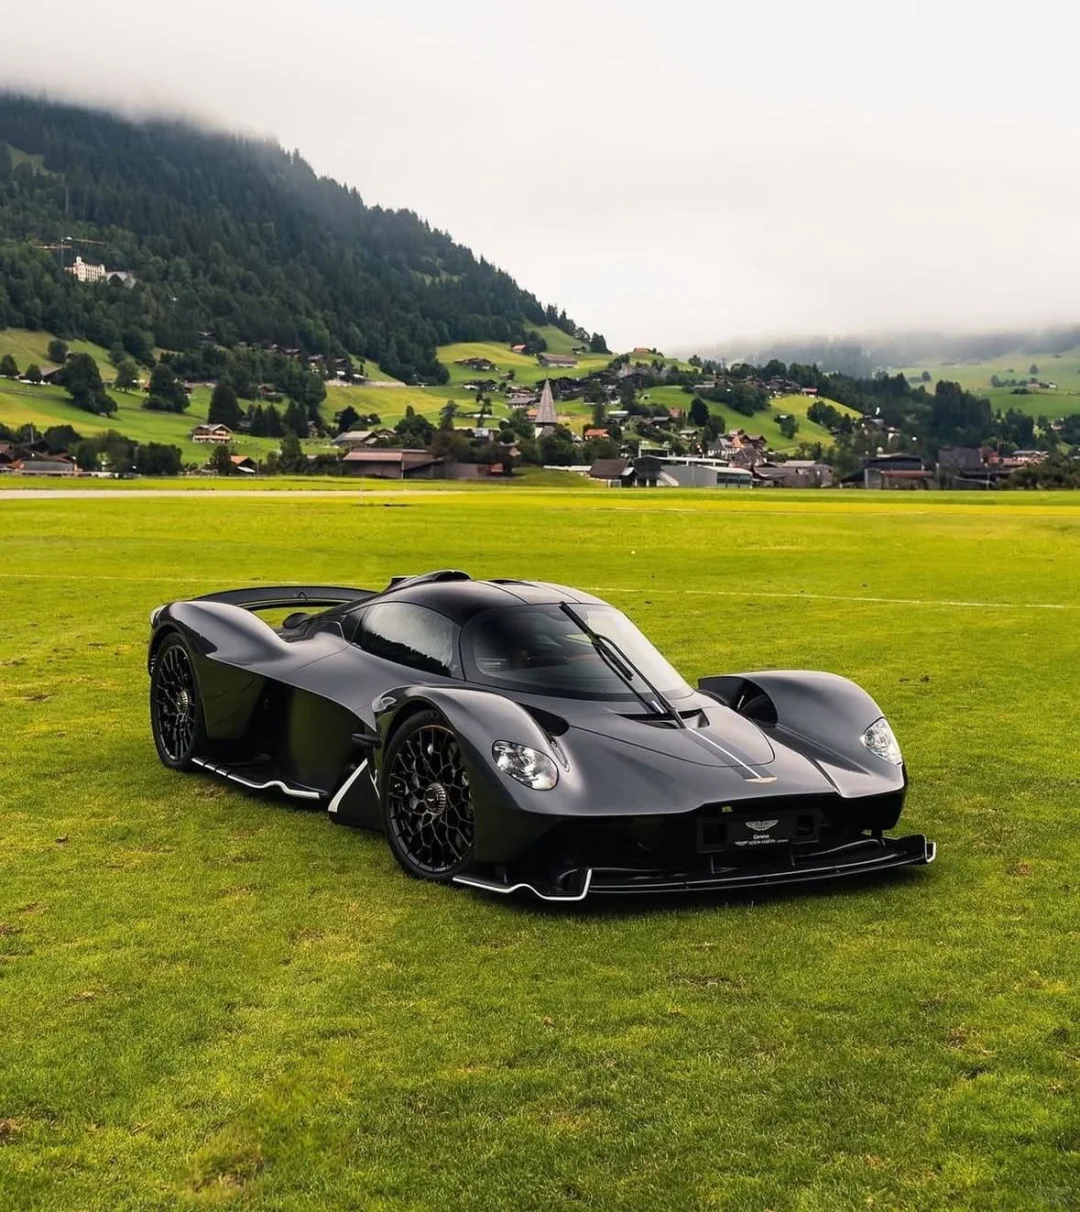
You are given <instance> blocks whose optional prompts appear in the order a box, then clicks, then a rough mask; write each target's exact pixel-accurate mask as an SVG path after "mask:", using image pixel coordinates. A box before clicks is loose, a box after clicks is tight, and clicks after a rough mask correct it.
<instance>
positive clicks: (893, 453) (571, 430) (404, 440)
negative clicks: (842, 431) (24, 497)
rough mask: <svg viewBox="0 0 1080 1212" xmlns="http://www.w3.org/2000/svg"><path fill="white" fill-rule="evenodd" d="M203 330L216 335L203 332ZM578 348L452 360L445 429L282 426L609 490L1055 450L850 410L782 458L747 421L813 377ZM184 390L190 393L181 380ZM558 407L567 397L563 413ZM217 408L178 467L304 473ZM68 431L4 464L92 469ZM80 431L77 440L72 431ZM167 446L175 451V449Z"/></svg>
mask: <svg viewBox="0 0 1080 1212" xmlns="http://www.w3.org/2000/svg"><path fill="white" fill-rule="evenodd" d="M67 268H68V272H70V273H72V274H74V275H75V276H77V277H79V278H80V280H84V281H88V282H99V281H105V280H106V279H107V278H109V277H111V278H112V279H113V280H115V281H119V282H121V283H124V284H129V285H130V284H131V283H130V280H129V279H132V278H133V275H127V274H126V272H125V271H122V270H113V271H106V269H105V267H104V266H95V265H90V264H87V263H86V262H83V261H82V259H81V258H76V260H75V263H74V264H73V265H71V266H69V267H67ZM201 336H202V337H203V338H204V339H205V340H207V341H210V340H212V335H211V334H210V333H205V334H201ZM244 348H247V347H244ZM508 348H509V350H510V351H511V352H512V353H514V354H516V355H521V354H524V353H526V352H531V351H528V347H527V346H526V345H525V344H521V343H514V344H511V345H510V346H509V347H508ZM261 349H262V351H263V352H267V353H270V354H274V355H282V356H284V357H285V358H288V359H291V360H292V361H294V362H301V363H304V364H305V369H306V370H307V371H310V373H312V374H316V375H319V376H320V377H322V378H323V379H324V380H334V381H335V382H337V383H338V384H339V385H342V386H349V385H353V384H368V385H376V386H386V387H387V388H388V389H390V388H392V387H395V386H398V385H397V384H396V383H395V384H390V383H387V384H385V385H384V384H379V383H378V381H377V380H374V381H373V380H370V379H368V378H367V377H366V375H365V374H364V373H363V367H362V365H361V366H359V367H357V366H354V364H353V363H352V361H351V360H350V359H348V358H342V359H328V358H324V357H321V356H311V355H307V354H305V352H304V351H303V350H301V349H299V348H295V349H294V348H283V347H281V346H276V345H270V344H267V345H265V346H263V347H261ZM587 352H588V348H587V347H586V346H581V347H578V348H575V350H574V352H573V353H571V354H556V353H550V352H547V351H540V352H538V353H536V354H535V357H536V363H537V365H538V366H539V367H541V368H543V369H545V370H548V371H551V372H562V373H559V374H558V375H556V374H554V373H552V374H551V375H550V376H549V377H548V378H547V379H545V380H544V381H543V383H542V384H537V385H536V386H531V385H524V384H518V383H517V382H516V381H515V379H516V372H515V370H514V368H513V367H510V368H508V369H505V370H503V369H501V368H500V366H499V365H498V364H497V363H496V362H494V361H492V360H491V359H490V358H488V357H480V356H475V357H467V358H462V359H459V360H458V361H456V362H455V363H454V365H455V366H456V367H458V368H460V370H463V371H467V372H469V375H470V377H469V378H468V379H466V380H465V381H464V382H459V383H457V386H458V387H459V388H463V389H464V390H466V391H468V392H470V393H474V399H475V402H476V407H475V408H470V407H469V405H468V403H466V404H464V405H462V406H458V405H457V404H455V403H454V402H453V401H448V403H447V406H446V408H444V409H443V415H442V418H441V424H440V427H439V428H438V429H435V427H434V426H433V425H431V424H430V423H428V422H427V421H425V420H423V419H422V418H420V419H417V418H407V419H406V420H407V421H409V423H408V424H406V423H404V422H399V423H398V424H397V425H396V426H395V427H394V428H389V427H387V426H383V425H381V424H379V423H378V417H377V416H375V415H374V414H371V415H370V416H369V417H366V418H365V417H364V416H363V415H361V414H358V413H356V412H355V411H354V410H351V409H345V410H342V412H341V413H339V414H338V415H337V417H336V418H335V424H334V425H333V426H332V427H330V429H329V430H327V428H326V427H325V425H324V424H323V423H322V421H321V418H320V420H319V421H318V422H317V421H314V420H308V418H307V417H306V416H305V415H304V414H303V413H302V412H301V414H300V415H301V417H302V418H303V419H302V421H301V422H299V423H298V422H296V421H295V420H292V422H291V424H292V429H291V430H289V432H294V433H295V434H296V436H297V437H301V438H305V439H322V440H324V441H327V440H328V441H329V445H330V447H331V448H332V453H331V452H330V451H327V452H324V453H320V454H310V453H309V454H306V455H302V456H301V458H302V459H304V460H306V463H307V464H308V465H309V467H308V469H309V470H311V471H317V472H321V473H326V472H330V473H333V474H344V475H352V476H357V477H364V478H377V479H394V480H404V479H473V480H476V479H490V478H506V477H509V476H512V475H513V474H514V471H515V468H517V467H519V466H520V465H521V463H522V462H523V461H527V462H530V463H533V464H537V465H539V466H542V467H544V468H545V469H547V470H558V471H562V472H567V473H571V474H574V475H578V476H581V477H585V478H588V479H590V480H593V481H598V482H600V483H602V484H604V485H607V486H610V487H613V488H750V489H757V488H830V487H840V488H855V489H908V490H911V489H930V488H969V489H988V488H994V487H997V486H999V485H1000V484H1002V483H1003V482H1005V481H1007V480H1008V479H1009V477H1011V476H1012V475H1013V474H1014V473H1015V472H1017V471H1018V470H1019V469H1021V468H1025V467H1031V466H1034V465H1038V464H1039V463H1041V462H1042V461H1043V460H1045V459H1046V458H1047V457H1048V456H1047V452H1046V451H1044V450H1035V449H1020V450H1012V451H1010V452H1009V453H1006V454H1003V453H1001V452H1000V451H999V450H995V449H992V448H989V447H959V446H946V447H942V448H941V449H940V451H939V452H938V457H937V459H936V460H935V461H934V462H933V463H929V462H927V461H926V460H924V459H923V458H922V457H921V456H920V455H918V454H915V453H912V452H911V451H910V450H903V449H895V446H896V444H897V438H898V434H897V431H896V430H895V429H894V428H892V427H890V426H888V425H887V424H885V422H884V421H883V420H882V419H881V418H880V417H878V416H854V417H851V418H848V417H845V418H844V419H845V421H846V423H847V424H848V425H849V430H850V428H852V427H854V428H855V429H857V430H858V431H859V433H860V435H861V437H862V439H863V441H862V443H861V446H862V448H863V450H864V453H863V455H862V457H861V459H860V465H859V466H857V467H856V468H854V469H846V470H845V471H844V472H843V473H840V472H838V470H837V468H836V467H834V466H833V464H832V463H830V462H829V461H828V460H827V459H825V458H823V457H814V458H807V457H790V455H789V454H788V453H783V452H776V451H774V450H772V449H770V444H769V441H768V439H767V438H766V436H765V435H764V434H762V433H761V432H755V431H754V425H753V419H754V416H755V407H756V408H757V409H761V408H769V407H771V402H772V401H775V400H777V399H782V398H786V397H794V396H799V397H809V398H810V399H811V401H812V402H811V407H810V415H811V417H813V416H814V412H813V409H814V406H815V404H814V401H815V398H816V397H817V395H818V389H817V388H816V387H812V386H806V385H804V384H802V383H800V382H798V381H797V380H795V379H792V378H789V377H787V376H786V375H785V374H773V375H769V376H768V377H765V376H764V375H763V374H760V373H754V374H748V375H746V374H744V375H741V376H733V375H732V374H730V373H728V372H726V371H725V369H724V368H723V367H712V366H711V365H710V366H706V367H701V366H700V365H699V366H698V367H693V366H692V367H691V369H690V370H687V368H686V367H685V366H682V367H680V366H679V365H677V364H673V363H672V362H670V361H668V360H665V359H663V358H662V357H660V356H658V355H657V351H655V350H650V349H646V348H643V347H639V348H637V349H635V350H633V351H632V352H631V353H630V354H625V355H620V356H618V357H615V358H612V360H611V362H610V363H609V364H608V365H607V366H606V367H605V368H603V369H601V370H592V371H590V372H589V373H588V374H586V375H582V376H581V377H576V376H574V375H573V374H571V373H568V372H572V371H573V370H575V369H576V368H577V367H578V364H579V356H581V355H584V354H586V353H587ZM32 369H33V371H35V372H36V374H34V375H33V376H31V377H29V378H28V377H27V376H21V377H22V378H23V379H24V381H27V382H31V383H39V382H61V381H62V378H63V376H62V369H63V368H62V367H59V366H49V367H46V368H45V370H44V371H42V370H41V369H40V368H38V367H34V368H32ZM793 369H794V368H793ZM0 373H3V372H2V371H0ZM658 386H678V387H680V388H681V390H682V392H683V393H685V395H686V399H687V406H686V407H685V408H679V407H673V406H670V405H669V404H665V405H660V404H654V403H652V401H651V399H650V390H652V389H655V388H656V387H658ZM181 389H182V390H184V391H186V392H187V393H188V394H189V395H190V391H191V385H190V384H187V385H186V386H183V387H182V388H181ZM733 389H737V390H738V391H740V392H742V393H744V395H746V396H747V398H752V399H754V400H756V401H757V403H756V404H755V406H754V407H750V408H747V409H746V412H747V415H748V424H747V425H746V426H739V427H734V428H730V429H727V430H726V431H723V430H722V429H721V427H720V426H718V425H717V424H716V419H715V416H714V415H713V414H712V413H711V412H710V411H709V409H708V406H707V404H705V403H704V401H705V400H708V399H717V398H718V396H719V398H723V396H724V393H730V392H731V391H732V390H733ZM144 390H149V389H148V388H144ZM257 397H258V399H260V400H265V401H280V400H282V396H281V395H280V394H279V393H277V392H276V391H275V389H274V388H273V386H272V385H269V384H263V385H260V386H259V388H258V390H257ZM495 399H498V400H499V402H500V403H501V404H503V405H505V407H506V410H507V412H508V414H509V416H508V417H498V418H497V417H495V416H494V415H493V407H492V401H493V400H495ZM761 401H766V403H764V404H762V403H761ZM573 402H578V403H583V404H588V405H591V410H592V416H591V419H583V418H580V417H575V418H574V420H573V421H570V420H569V418H568V415H567V413H566V412H565V405H567V404H570V403H573ZM560 406H563V408H564V410H563V412H562V413H561V414H560ZM818 407H822V408H823V409H824V411H823V412H822V413H820V414H819V415H820V416H821V417H822V423H823V424H824V423H825V422H826V420H827V418H828V415H829V414H830V413H831V414H835V415H837V416H839V415H840V414H839V413H838V412H837V410H836V409H834V408H832V406H831V405H829V404H827V403H826V402H822V404H821V405H818ZM260 409H261V406H260ZM410 411H411V410H410ZM738 411H742V409H741V408H740V409H738ZM350 413H351V414H352V415H351V416H350V415H348V414H350ZM213 415H214V414H213V409H212V410H211V420H210V421H208V422H205V423H199V424H196V425H194V426H193V427H192V429H191V430H190V432H189V437H190V440H191V442H192V443H194V444H196V445H199V446H204V447H206V448H208V451H209V452H210V454H209V457H208V459H207V461H206V463H205V464H203V465H201V466H200V465H197V464H196V465H191V464H189V465H187V466H186V467H184V468H181V466H180V464H179V462H177V464H176V468H175V470H176V471H180V470H183V471H185V472H186V473H188V474H195V475H207V474H212V475H227V474H234V475H240V476H255V475H259V474H266V473H273V472H275V471H286V470H287V471H292V472H295V471H296V470H303V469H304V468H302V467H301V468H297V467H296V466H284V465H282V463H281V462H280V460H277V459H275V458H274V457H273V456H272V455H271V456H270V458H268V459H266V460H264V461H262V462H260V461H259V460H258V459H257V458H256V457H253V456H251V455H245V454H238V453H235V451H234V450H233V444H234V442H235V441H236V440H237V439H238V438H242V437H243V436H245V435H246V434H248V433H255V432H261V433H266V430H265V429H263V430H258V431H257V430H256V429H255V428H254V426H253V424H252V421H253V418H254V417H255V415H256V412H255V407H254V406H251V407H249V409H248V412H247V415H246V416H241V418H240V420H239V421H237V422H236V423H235V424H234V425H233V426H230V425H228V424H225V423H223V422H222V421H220V420H213ZM758 415H759V414H758ZM769 415H770V418H771V419H773V420H775V421H776V422H777V423H778V425H779V426H780V428H781V430H782V431H783V430H784V425H785V422H787V423H788V424H789V428H788V429H787V435H791V436H793V435H794V433H795V431H796V429H797V422H796V420H795V418H794V417H793V416H791V415H785V414H779V415H777V414H776V413H775V412H770V413H769ZM560 416H561V419H560ZM287 418H288V414H287ZM462 422H465V423H464V424H462ZM287 423H289V422H288V419H287ZM424 427H426V430H425V428H424ZM297 430H303V432H296V431H297ZM61 431H68V432H67V433H66V434H64V435H63V436H65V437H69V436H70V434H71V433H75V431H74V430H73V429H72V427H70V426H61V427H57V428H56V429H53V430H48V431H46V432H45V433H35V432H34V431H33V430H30V432H29V433H20V434H16V435H13V434H10V433H9V434H8V435H7V436H5V435H4V434H2V433H0V474H6V475H21V476H75V475H78V474H80V473H84V474H85V473H86V470H87V469H86V468H85V467H80V461H79V459H78V458H77V457H76V452H75V451H74V450H72V449H65V448H62V447H61V448H57V446H58V442H57V439H56V435H57V434H58V433H60V432H61ZM272 432H273V431H271V436H272ZM418 434H421V435H422V436H423V437H424V438H429V439H430V440H426V441H424V442H423V443H420V442H418V441H417V440H416V438H417V435H418ZM75 436H76V437H78V435H77V433H76V434H75ZM70 444H72V445H73V444H74V443H70ZM169 449H172V450H175V451H176V454H177V456H179V454H180V452H179V450H178V448H175V447H172V448H169ZM283 449H284V448H283ZM787 449H788V450H790V447H788V448H787ZM547 456H552V457H551V458H548V457H547ZM130 461H131V462H132V464H133V466H132V467H131V468H128V467H126V466H125V471H131V470H133V469H135V470H137V465H136V464H135V461H134V460H133V459H132V460H130ZM84 462H85V460H84ZM171 470H172V461H169V463H168V470H165V471H162V472H159V474H169V472H170V471H171ZM95 473H96V474H113V472H112V471H110V468H109V459H108V457H107V456H106V457H105V458H104V459H102V460H101V466H100V467H96V468H95V469H94V470H93V471H92V472H91V474H95Z"/></svg>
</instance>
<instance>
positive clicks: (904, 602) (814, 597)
mask: <svg viewBox="0 0 1080 1212" xmlns="http://www.w3.org/2000/svg"><path fill="white" fill-rule="evenodd" d="M582 588H584V589H587V591H588V592H589V593H677V594H697V595H698V596H701V597H718V598H794V599H805V600H807V601H818V602H869V603H872V604H876V605H882V606H959V607H969V608H971V609H975V610H1076V609H1078V606H1077V605H1076V604H1070V603H1061V602H964V601H956V600H952V599H949V598H875V597H867V596H863V595H860V594H843V593H778V592H776V591H774V590H764V589H759V590H750V589H663V588H653V587H651V586H637V587H635V588H633V589H629V588H625V587H623V586H617V585H589V586H582Z"/></svg>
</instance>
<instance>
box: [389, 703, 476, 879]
mask: <svg viewBox="0 0 1080 1212" xmlns="http://www.w3.org/2000/svg"><path fill="white" fill-rule="evenodd" d="M381 783H382V786H381V795H380V799H381V803H382V815H383V828H384V830H385V832H386V840H387V842H388V843H389V845H390V850H391V852H392V853H393V855H394V858H395V859H397V861H398V863H399V865H400V866H401V867H402V869H403V870H404V871H406V872H407V873H408V874H409V875H411V876H413V877H415V878H416V879H422V880H433V881H435V882H436V883H447V882H448V881H449V880H451V879H452V878H453V877H454V876H455V875H456V874H457V873H458V872H459V871H463V870H464V869H465V868H466V867H468V866H469V863H470V862H471V860H472V853H473V832H474V822H473V805H472V795H471V792H470V790H469V776H468V774H467V772H466V770H465V763H464V760H463V758H462V756H461V747H460V745H459V744H458V739H457V736H456V735H455V734H454V731H453V729H452V728H450V726H449V725H448V724H447V722H446V721H445V720H444V719H443V717H442V716H441V715H440V714H439V713H438V712H437V711H421V712H417V714H416V715H412V716H410V717H409V718H408V719H407V720H406V721H405V722H404V723H403V724H402V725H401V727H400V728H399V729H398V730H397V731H396V732H395V733H394V734H393V736H392V737H391V739H390V744H389V746H388V747H387V751H386V759H385V761H384V762H383V774H382V780H381Z"/></svg>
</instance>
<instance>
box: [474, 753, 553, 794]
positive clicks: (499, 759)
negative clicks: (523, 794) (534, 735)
mask: <svg viewBox="0 0 1080 1212" xmlns="http://www.w3.org/2000/svg"><path fill="white" fill-rule="evenodd" d="M491 756H492V757H493V758H494V759H495V765H496V766H498V768H499V769H500V770H501V771H503V772H504V773H505V774H508V775H509V776H510V777H511V778H512V779H517V781H518V782H519V783H524V784H525V786H526V787H531V788H532V789H533V791H550V790H551V789H552V787H554V786H555V784H556V783H557V782H558V781H559V770H558V767H557V766H556V765H555V763H554V762H553V761H552V760H551V758H549V757H548V755H547V754H546V753H541V752H540V751H539V750H538V749H530V748H529V746H528V745H518V744H517V743H516V742H515V741H496V742H495V744H494V745H492V746H491Z"/></svg>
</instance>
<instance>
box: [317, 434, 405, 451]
mask: <svg viewBox="0 0 1080 1212" xmlns="http://www.w3.org/2000/svg"><path fill="white" fill-rule="evenodd" d="M396 437H397V434H395V433H394V431H393V430H392V429H347V430H346V431H345V432H344V433H339V434H338V436H337V437H336V438H333V439H331V441H332V443H333V445H334V446H341V447H344V448H345V449H346V450H358V449H359V448H360V447H361V446H377V445H378V444H379V443H380V442H390V441H393V439H394V438H396Z"/></svg>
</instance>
